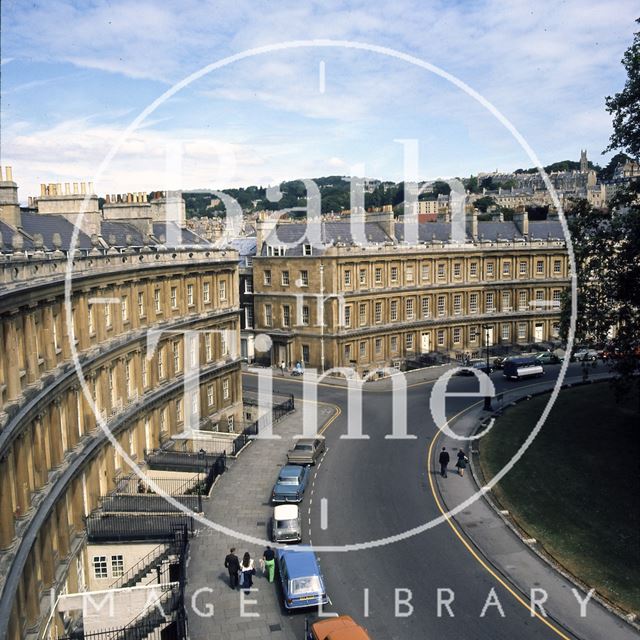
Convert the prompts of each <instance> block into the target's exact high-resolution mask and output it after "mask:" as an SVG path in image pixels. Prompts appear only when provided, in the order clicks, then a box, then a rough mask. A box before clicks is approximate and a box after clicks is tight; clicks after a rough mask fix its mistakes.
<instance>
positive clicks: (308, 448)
mask: <svg viewBox="0 0 640 640" xmlns="http://www.w3.org/2000/svg"><path fill="white" fill-rule="evenodd" d="M294 451H313V445H311V444H297V445H296V446H295V447H294Z"/></svg>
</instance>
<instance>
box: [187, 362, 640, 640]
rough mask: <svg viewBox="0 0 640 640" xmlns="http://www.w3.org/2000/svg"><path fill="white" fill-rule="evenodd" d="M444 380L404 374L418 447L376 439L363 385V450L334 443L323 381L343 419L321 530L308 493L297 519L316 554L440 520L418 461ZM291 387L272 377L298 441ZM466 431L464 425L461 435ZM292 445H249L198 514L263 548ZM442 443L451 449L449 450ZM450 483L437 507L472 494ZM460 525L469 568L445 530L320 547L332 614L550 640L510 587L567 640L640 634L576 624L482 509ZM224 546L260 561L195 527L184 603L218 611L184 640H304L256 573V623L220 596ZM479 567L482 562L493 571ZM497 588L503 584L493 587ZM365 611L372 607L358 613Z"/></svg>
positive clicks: (593, 619) (325, 488)
mask: <svg viewBox="0 0 640 640" xmlns="http://www.w3.org/2000/svg"><path fill="white" fill-rule="evenodd" d="M442 372H443V369H442V368H438V369H425V370H422V371H417V372H412V373H411V374H409V376H408V380H407V382H408V398H407V409H408V424H409V432H410V433H413V434H416V436H417V439H416V440H410V441H406V440H400V441H398V440H387V439H385V435H387V434H388V433H389V431H390V424H391V422H390V420H391V402H390V395H389V394H388V391H389V390H390V389H391V381H390V380H388V379H387V380H381V381H378V382H373V383H370V384H368V385H367V387H366V389H367V391H365V396H364V402H363V406H362V410H363V425H364V430H365V432H366V433H367V434H370V439H369V440H365V441H362V440H357V441H353V440H351V441H350V440H341V439H340V434H341V433H345V431H346V425H347V420H348V402H347V398H348V394H347V393H346V390H345V388H344V385H334V384H328V385H322V386H321V387H319V388H318V400H320V401H321V402H326V403H331V404H334V405H337V406H339V407H340V409H341V410H342V413H341V414H340V415H339V416H338V418H337V419H336V420H335V421H333V422H332V425H331V428H330V429H328V431H327V432H326V434H325V435H326V437H327V446H328V453H327V455H326V457H325V458H324V460H323V464H322V468H321V469H320V471H319V472H318V473H317V475H316V476H315V496H316V497H324V498H326V499H327V502H328V505H329V507H328V509H329V520H328V522H329V526H328V528H323V527H322V526H320V525H319V523H320V521H321V518H320V517H319V512H318V511H317V505H318V504H319V502H320V500H319V499H318V500H316V499H314V500H313V505H312V504H310V502H309V499H308V498H309V496H307V497H306V498H305V501H304V503H303V504H302V505H301V507H302V515H303V519H304V520H306V518H307V516H309V518H311V533H312V540H313V544H314V545H335V544H338V545H341V544H349V543H359V542H362V541H364V540H372V539H377V538H381V537H384V536H387V535H390V534H391V535H393V534H396V533H399V532H401V531H404V530H406V529H407V528H410V527H412V526H418V525H420V524H421V523H424V522H426V521H429V520H431V519H432V518H435V517H437V516H438V515H439V511H438V510H437V508H436V502H435V500H434V496H433V495H432V493H431V488H430V487H431V483H434V485H436V484H437V483H438V479H437V478H436V477H435V475H434V473H433V472H432V473H431V474H428V473H427V471H426V465H425V458H426V455H425V454H426V451H427V449H428V448H429V446H430V444H431V442H433V439H434V436H436V434H437V433H438V431H437V429H436V428H435V425H433V422H432V420H431V417H430V413H429V393H430V384H429V383H430V381H432V380H434V379H435V378H437V377H438V376H439V375H441V373H442ZM556 373H557V369H554V368H553V367H549V372H548V374H546V375H545V379H546V380H543V382H542V383H543V384H545V382H546V384H547V385H549V383H550V382H552V380H553V379H554V378H555V375H556ZM577 373H578V369H577V368H576V367H574V366H573V365H572V366H571V370H570V372H569V374H570V375H574V376H575V375H576V374H577ZM493 379H494V383H495V384H496V388H497V389H498V391H502V390H508V389H515V390H516V392H517V393H521V392H522V389H523V388H524V385H523V384H518V383H509V382H505V381H504V380H502V377H501V376H500V375H499V374H498V375H496V376H494V378H493ZM244 382H245V384H248V385H249V386H250V387H251V386H255V384H256V379H255V377H254V378H252V377H251V376H246V377H245V380H244ZM301 382H302V381H300V379H299V378H291V377H289V376H284V377H283V376H275V377H274V391H275V392H276V393H294V394H295V395H296V404H297V407H298V409H297V411H296V413H295V414H293V415H291V416H288V417H287V418H285V419H284V420H283V421H282V422H281V423H280V424H279V425H277V426H276V428H275V432H276V433H278V434H283V435H285V436H286V435H292V434H293V433H295V432H297V431H298V430H299V423H300V420H301V414H302V404H301V400H300V399H299V398H300V396H301V394H302V388H303V385H302V384H301ZM469 385H470V382H469V379H468V378H457V379H455V380H454V381H452V390H454V391H458V390H460V391H462V390H467V389H469V388H470V387H469ZM370 391H371V392H372V393H370ZM474 400H475V399H469V398H465V399H464V400H463V399H461V398H453V399H452V400H451V401H450V402H451V405H452V406H451V410H452V411H460V410H461V409H464V408H466V407H467V406H468V405H469V404H470V403H472V402H473V401H474ZM317 406H318V407H319V408H320V409H321V418H320V420H319V422H320V424H322V423H323V422H324V421H325V420H326V419H327V418H328V417H329V416H330V415H331V413H332V409H331V408H330V407H329V406H328V405H323V404H319V405H317ZM468 418H469V420H470V422H469V424H468V428H469V429H470V428H472V427H473V428H475V426H476V425H477V415H476V416H472V415H471V414H470V415H469V416H468ZM462 426H463V425H462V423H460V424H459V425H458V428H461V427H462ZM437 437H438V440H437V444H440V439H439V438H440V436H437ZM444 443H445V444H446V441H445V442H444ZM289 446H290V442H289V441H287V439H286V438H285V439H283V440H282V441H266V442H265V441H261V442H256V443H253V444H251V445H250V446H249V447H248V449H246V450H245V451H244V452H243V453H242V454H241V456H240V458H239V459H238V461H236V462H235V463H234V465H233V467H232V468H231V469H230V471H229V472H227V473H226V474H225V475H223V476H222V478H221V480H220V482H219V484H218V485H217V486H216V487H215V488H214V492H213V495H212V498H211V500H210V502H209V504H208V505H207V507H206V509H207V515H208V516H209V517H211V518H212V519H213V518H214V515H215V517H217V520H216V521H218V522H222V523H224V524H226V525H228V526H232V527H235V528H237V529H240V530H241V531H243V532H246V533H249V534H252V535H256V534H257V535H260V534H262V535H263V536H264V537H265V538H266V525H267V523H268V520H269V516H270V513H271V507H270V506H269V505H268V497H269V490H270V488H271V486H272V483H273V481H274V479H275V475H276V473H277V469H278V467H279V466H280V464H281V463H282V462H283V461H284V454H285V452H286V450H287V449H288V447H289ZM448 446H450V447H451V448H454V447H455V446H457V443H455V444H454V443H450V445H448ZM434 448H435V445H434ZM446 483H447V484H446V485H444V486H443V488H442V493H441V494H440V496H441V499H444V500H445V501H446V503H447V504H450V505H455V504H459V503H460V502H461V501H462V500H464V499H465V498H466V497H467V496H468V495H469V492H473V485H472V479H471V478H470V477H468V476H467V477H465V478H458V477H453V476H451V475H450V476H449V478H448V479H447V480H446ZM239 488H241V490H240V489H239ZM312 507H313V508H312ZM304 520H303V522H304ZM458 522H459V525H460V526H462V528H463V530H464V534H462V538H463V539H464V540H465V541H467V544H470V545H471V548H472V550H473V552H474V553H476V554H477V556H478V558H473V556H472V553H470V552H469V551H467V550H465V549H464V547H463V546H462V542H461V539H459V538H458V537H457V536H456V535H455V534H454V533H453V531H452V530H451V528H450V527H449V526H448V525H447V524H446V523H445V524H441V525H439V526H436V527H435V528H432V529H429V530H428V531H424V532H423V533H421V534H417V535H413V536H411V537H410V538H408V539H407V540H404V541H400V542H396V543H394V544H388V545H386V546H383V547H375V548H370V549H366V550H361V551H356V552H350V553H328V552H323V551H322V550H320V554H319V556H320V560H321V563H322V571H323V574H324V576H325V582H326V584H327V589H328V592H329V595H330V597H331V598H332V601H333V606H332V607H330V608H329V609H330V610H335V611H337V612H339V613H347V614H350V615H353V616H354V617H355V618H356V619H357V620H358V621H359V622H361V623H362V624H364V626H366V627H367V628H368V629H369V631H370V633H371V637H372V638H376V639H378V638H381V639H384V640H408V639H409V638H418V637H420V638H432V637H433V638H435V637H448V636H451V637H454V636H455V637H456V638H461V639H464V640H513V639H514V638H519V639H524V638H527V639H528V640H545V639H546V638H552V637H554V638H557V637H558V634H557V633H555V632H553V631H552V630H551V629H549V628H548V627H546V626H545V625H544V624H543V623H542V622H540V621H539V620H537V619H532V618H531V616H530V615H529V612H528V611H527V609H526V607H524V606H522V604H521V603H518V602H517V600H516V599H515V598H514V597H513V596H512V595H509V594H508V593H507V592H506V591H507V590H509V589H511V590H513V591H516V593H520V592H522V593H528V590H529V588H530V587H531V586H543V587H544V588H545V589H547V590H548V591H549V605H548V607H547V610H548V611H549V613H550V615H551V616H552V618H555V619H558V620H560V621H561V622H562V626H560V625H558V628H559V630H560V633H561V634H564V635H560V637H564V638H573V637H579V638H582V639H584V640H595V639H598V640H600V639H601V640H619V639H620V640H627V639H629V640H630V639H631V638H634V637H637V634H636V633H635V632H633V630H632V629H631V628H630V627H628V626H626V625H624V623H622V622H621V621H619V620H618V619H617V618H615V617H614V616H612V615H611V614H610V613H609V612H607V611H605V610H604V609H602V608H601V607H600V606H599V605H593V607H591V605H589V607H590V608H588V612H589V615H588V617H587V619H586V620H581V619H580V617H579V608H578V602H577V600H576V598H575V597H574V595H573V594H572V592H571V588H572V586H573V585H571V584H570V583H568V582H567V581H566V580H564V579H563V578H561V577H559V576H558V575H557V573H556V572H555V571H553V570H552V569H550V568H549V567H548V566H547V565H545V564H544V563H543V562H542V561H541V560H540V559H539V558H538V557H537V556H535V554H533V553H532V552H531V551H530V550H528V549H527V548H526V547H525V546H524V545H523V543H522V542H521V541H520V540H518V538H517V537H515V535H514V534H513V533H512V532H511V531H510V530H509V529H508V528H507V527H506V525H505V524H504V523H503V522H502V520H501V519H500V518H499V517H498V516H497V515H496V514H495V513H494V512H492V511H491V509H490V507H489V506H488V505H487V504H486V503H485V502H484V501H483V500H479V501H477V502H476V503H474V505H473V506H472V507H470V508H468V509H467V508H465V511H464V512H463V513H462V514H460V515H459V516H458ZM257 523H264V524H260V525H258V524H257ZM305 526H306V525H305ZM456 526H458V524H456ZM469 540H470V542H469ZM305 542H307V540H305ZM474 543H475V544H476V545H477V547H478V548H476V547H475V546H474ZM231 545H233V546H236V547H237V548H238V550H239V551H240V552H241V553H242V552H244V551H245V548H246V549H248V550H249V551H250V552H251V553H252V555H256V554H257V555H258V556H260V555H261V553H262V547H261V546H259V545H258V546H256V545H246V544H245V543H243V542H241V541H238V540H236V539H234V538H230V537H228V536H226V535H221V534H218V533H215V532H213V531H211V530H208V529H201V532H200V534H199V535H198V536H197V537H196V538H195V539H194V540H193V544H192V548H191V560H190V566H189V579H190V582H189V587H188V602H187V605H188V608H189V609H191V594H193V593H195V592H196V590H197V589H199V588H203V587H206V588H210V589H211V592H209V593H203V594H201V595H200V597H199V598H198V599H197V601H196V603H197V605H198V606H199V607H200V608H204V607H205V606H206V604H207V603H208V602H209V603H212V604H214V606H215V610H214V615H213V617H210V618H201V617H198V616H196V614H195V613H194V612H191V613H190V618H189V621H190V629H191V638H192V640H200V639H201V638H202V639H204V638H225V639H227V638H229V639H231V640H233V639H234V638H287V639H292V640H293V639H294V638H298V639H300V638H301V637H302V633H301V629H302V622H303V618H302V616H296V615H293V616H288V615H287V614H286V613H284V611H283V610H282V607H281V605H280V600H279V597H278V595H279V590H278V588H277V587H275V586H272V585H269V584H267V583H266V581H265V579H264V578H263V577H261V576H257V577H256V580H255V582H254V586H255V587H257V588H258V589H259V592H258V593H257V594H252V595H251V596H250V598H251V599H254V598H255V599H256V600H257V604H256V605H251V606H249V607H248V610H249V611H251V612H256V613H258V614H259V615H260V618H253V619H248V618H244V619H243V618H242V617H241V616H240V595H239V593H238V592H232V591H231V590H230V589H229V587H228V583H227V582H226V580H227V574H226V571H225V570H224V567H223V566H222V562H223V559H224V556H225V554H226V553H227V551H228V547H229V546H231ZM481 550H482V551H481ZM484 554H486V556H485V555H484ZM239 555H240V554H239ZM487 558H490V561H489V560H487ZM478 560H480V561H482V562H485V563H486V564H487V566H488V567H489V569H491V571H493V574H491V573H490V572H489V571H487V569H486V568H485V567H483V566H482V564H481V562H480V561H478ZM503 574H504V576H508V578H505V577H503ZM501 579H502V580H503V581H504V586H503V585H502V584H500V582H499V581H500V580H501ZM441 587H443V588H450V589H451V590H452V591H454V592H455V594H456V602H455V604H454V610H455V618H451V617H449V616H448V615H446V614H445V615H443V616H439V615H437V607H436V598H437V593H436V591H437V589H438V588H441ZM493 587H495V588H496V589H497V594H498V595H499V598H500V601H501V603H502V606H503V609H504V613H505V618H504V619H503V618H501V617H500V616H499V615H498V612H497V611H496V608H495V607H490V608H489V611H488V613H487V615H486V617H480V611H481V609H482V607H483V605H484V604H485V602H486V599H487V597H488V594H489V591H490V589H491V588H493ZM397 588H400V589H403V590H404V591H403V593H411V594H412V598H413V599H412V603H413V605H415V611H413V612H412V614H411V615H410V616H408V617H398V616H397V615H394V600H395V598H394V589H397ZM365 602H366V603H368V604H367V605H366V607H365ZM365 609H366V612H365ZM574 634H575V636H574Z"/></svg>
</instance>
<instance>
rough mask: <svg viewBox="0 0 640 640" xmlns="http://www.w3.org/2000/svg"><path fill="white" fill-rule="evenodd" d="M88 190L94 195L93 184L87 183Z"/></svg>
mask: <svg viewBox="0 0 640 640" xmlns="http://www.w3.org/2000/svg"><path fill="white" fill-rule="evenodd" d="M87 190H88V192H89V193H91V194H93V182H88V183H87Z"/></svg>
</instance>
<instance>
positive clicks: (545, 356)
mask: <svg viewBox="0 0 640 640" xmlns="http://www.w3.org/2000/svg"><path fill="white" fill-rule="evenodd" d="M536 361H537V362H539V363H540V364H559V363H560V362H562V360H561V359H560V358H558V356H557V355H556V354H555V353H551V352H550V351H545V352H544V353H541V354H539V355H537V356H536Z"/></svg>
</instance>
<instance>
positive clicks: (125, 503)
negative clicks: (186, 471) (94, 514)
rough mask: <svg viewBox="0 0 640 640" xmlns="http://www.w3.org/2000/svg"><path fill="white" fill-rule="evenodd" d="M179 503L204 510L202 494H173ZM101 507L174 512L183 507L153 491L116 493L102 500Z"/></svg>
mask: <svg viewBox="0 0 640 640" xmlns="http://www.w3.org/2000/svg"><path fill="white" fill-rule="evenodd" d="M171 497H172V498H173V499H174V500H175V501H176V502H177V503H178V504H181V505H182V506H184V507H187V509H191V511H197V512H198V513H201V512H202V495H201V494H200V493H196V494H195V495H190V496H189V495H187V496H185V495H177V496H171ZM100 508H101V509H102V511H103V512H105V513H172V512H180V511H182V509H180V508H179V507H176V506H175V505H174V504H172V503H171V502H169V501H168V500H165V498H164V497H163V496H159V495H156V494H152V493H140V494H136V493H134V494H128V493H115V494H111V495H108V496H104V497H103V498H101V500H100Z"/></svg>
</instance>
